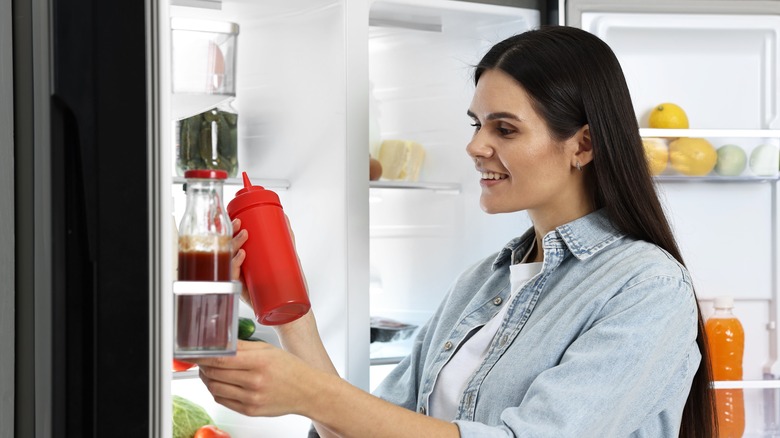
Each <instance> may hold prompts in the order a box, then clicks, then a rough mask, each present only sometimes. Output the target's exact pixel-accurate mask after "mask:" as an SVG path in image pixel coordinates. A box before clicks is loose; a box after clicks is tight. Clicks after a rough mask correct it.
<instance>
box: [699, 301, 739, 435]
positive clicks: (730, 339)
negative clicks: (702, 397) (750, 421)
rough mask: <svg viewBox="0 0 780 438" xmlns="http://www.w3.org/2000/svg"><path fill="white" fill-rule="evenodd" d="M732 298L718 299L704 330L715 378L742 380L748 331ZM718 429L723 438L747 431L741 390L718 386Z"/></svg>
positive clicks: (716, 393) (716, 392) (716, 397)
mask: <svg viewBox="0 0 780 438" xmlns="http://www.w3.org/2000/svg"><path fill="white" fill-rule="evenodd" d="M732 309H734V299H733V298H732V297H728V296H725V297H717V298H715V313H714V314H713V315H712V316H710V317H709V318H707V322H706V323H705V330H706V332H707V341H708V345H709V348H710V358H711V360H712V374H713V378H714V379H715V380H716V381H717V380H742V354H743V352H744V350H745V331H744V330H743V329H742V324H740V322H739V319H737V317H736V316H734V314H733V313H732ZM715 402H716V405H717V410H718V431H719V432H720V437H721V438H739V437H741V436H742V434H743V433H744V431H745V402H744V398H743V394H742V389H716V390H715Z"/></svg>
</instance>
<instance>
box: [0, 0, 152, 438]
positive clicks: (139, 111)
mask: <svg viewBox="0 0 780 438" xmlns="http://www.w3.org/2000/svg"><path fill="white" fill-rule="evenodd" d="M11 5H12V11H13V78H14V79H13V95H14V119H13V130H14V133H15V134H14V142H13V145H14V146H13V148H14V210H13V211H14V212H15V213H14V221H13V223H14V236H15V242H16V245H15V271H14V283H15V288H14V289H15V296H14V299H13V300H12V302H14V304H15V309H16V312H15V327H14V328H15V330H14V332H15V348H14V355H13V356H12V357H14V365H15V366H14V381H15V388H14V394H15V396H14V406H13V408H12V409H13V420H14V421H13V424H14V427H13V428H12V432H11V433H13V434H14V435H13V436H17V437H49V436H51V437H107V436H114V437H140V436H152V431H153V430H155V429H154V424H153V423H154V421H155V420H154V419H155V417H157V416H158V415H157V414H155V413H154V412H157V411H159V410H158V409H157V407H156V406H154V403H153V402H152V401H151V400H153V399H154V391H155V385H154V378H155V377H154V374H155V372H156V371H155V369H156V368H155V367H153V366H152V365H151V364H152V363H153V356H154V355H155V350H154V348H153V344H154V341H153V339H155V338H154V336H155V333H154V328H153V327H152V321H154V316H153V312H154V311H155V305H154V302H155V300H154V297H153V296H152V292H150V291H152V290H154V288H153V287H150V285H151V284H152V281H153V278H152V277H153V275H154V268H152V267H151V266H152V263H153V262H154V260H152V259H153V255H152V250H153V249H152V245H153V243H152V242H153V236H152V233H153V232H152V231H151V230H152V229H153V228H154V226H153V225H152V223H151V220H150V217H151V214H152V213H153V212H151V211H150V209H151V208H152V207H150V196H151V195H150V180H151V178H152V175H151V172H150V169H151V168H152V161H151V160H152V158H151V157H152V156H153V154H152V152H151V150H152V147H153V146H152V145H153V143H154V141H153V140H152V139H153V131H154V122H152V117H153V116H154V114H153V112H154V111H153V110H152V108H153V104H154V97H153V95H154V93H153V92H152V89H151V86H150V85H149V84H150V83H152V82H153V81H152V80H150V78H151V77H152V76H151V73H150V72H151V71H152V68H151V64H152V63H153V61H151V59H152V57H153V53H154V52H153V51H150V50H149V49H148V48H149V47H152V46H153V43H154V38H155V36H154V34H153V32H152V31H151V30H150V29H152V28H153V27H154V26H151V25H150V22H151V20H153V18H152V17H153V15H154V14H153V12H152V11H153V10H154V8H153V5H152V2H149V1H128V2H123V1H120V2H107V1H100V0H82V1H74V0H51V1H46V0H13V1H12V2H11ZM4 409H5V408H4ZM3 428H4V429H5V427H3ZM3 436H5V435H3Z"/></svg>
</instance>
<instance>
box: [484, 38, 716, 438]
mask: <svg viewBox="0 0 780 438" xmlns="http://www.w3.org/2000/svg"><path fill="white" fill-rule="evenodd" d="M490 69H500V70H502V71H504V72H505V73H507V74H509V75H510V76H512V77H513V78H515V80H517V82H518V83H519V84H520V85H521V86H522V87H523V89H524V90H525V91H526V92H527V93H528V94H529V95H530V96H531V100H532V103H533V106H534V109H535V110H536V111H537V113H539V114H540V115H541V116H542V118H543V119H544V120H545V121H546V123H547V126H548V128H549V130H550V133H551V135H552V136H553V137H554V138H555V139H557V140H564V139H568V138H571V136H572V135H574V134H575V133H576V132H577V131H578V130H579V129H580V128H582V127H583V126H584V125H586V124H587V125H588V126H589V128H590V135H591V142H592V144H593V161H592V162H591V163H590V164H589V165H588V166H587V167H586V169H585V171H586V175H585V177H586V178H587V179H588V183H589V184H590V187H591V189H592V194H593V198H594V203H595V207H596V208H604V209H605V210H606V212H607V214H608V215H609V218H610V219H611V221H612V222H613V224H614V225H615V226H616V227H617V228H618V229H620V230H621V231H623V232H624V233H626V234H627V235H629V236H632V237H634V238H636V239H641V240H644V241H647V242H651V243H654V244H656V245H658V246H659V247H661V248H663V249H664V250H666V251H667V252H668V253H669V254H671V255H672V256H673V257H674V258H675V259H677V261H678V262H680V263H681V264H683V265H685V263H684V262H683V258H682V255H681V254H680V249H679V248H678V246H677V242H676V241H675V239H674V235H673V234H672V230H671V227H670V226H669V222H668V221H667V219H666V215H665V214H664V211H663V208H662V206H661V203H660V201H659V199H658V195H657V193H656V190H655V185H654V184H653V180H652V176H651V174H650V170H649V167H648V165H647V161H646V158H645V154H644V148H643V146H642V139H641V137H640V136H639V125H638V123H637V119H636V115H635V114H634V108H633V105H632V103H631V96H630V95H629V91H628V86H627V84H626V80H625V77H624V75H623V70H622V69H621V67H620V63H619V62H618V60H617V57H616V56H615V54H614V53H613V52H612V49H610V48H609V46H608V45H607V44H606V43H604V42H603V41H602V40H601V39H599V38H598V37H596V36H595V35H593V34H590V33H588V32H586V31H584V30H581V29H577V28H573V27H565V26H544V27H542V28H540V29H536V30H531V31H528V32H524V33H522V34H519V35H515V36H513V37H510V38H508V39H506V40H504V41H502V42H500V43H498V44H496V45H495V46H493V47H492V48H491V49H490V51H488V53H487V54H486V55H485V56H484V57H483V58H482V60H481V61H480V63H479V64H478V65H477V67H476V69H475V74H474V76H475V77H474V82H475V83H476V82H478V81H479V77H480V75H481V74H482V73H483V72H484V71H486V70H490ZM694 296H695V292H694ZM698 313H699V318H698V319H699V322H698V335H697V337H696V343H697V344H698V346H699V351H700V352H701V356H702V359H701V362H700V364H699V369H698V370H697V371H696V375H695V376H694V378H693V383H692V385H691V390H690V393H689V394H688V399H687V401H686V403H685V408H684V409H683V415H682V425H681V427H680V437H685V438H712V437H717V436H718V435H717V427H715V426H716V425H715V399H714V393H713V391H712V389H711V387H710V382H711V380H712V378H711V377H712V372H711V369H710V359H709V353H708V348H707V339H706V337H705V332H704V321H703V319H702V316H701V311H700V310H699V312H698Z"/></svg>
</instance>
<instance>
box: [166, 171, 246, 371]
mask: <svg viewBox="0 0 780 438" xmlns="http://www.w3.org/2000/svg"><path fill="white" fill-rule="evenodd" d="M184 176H185V178H186V179H187V186H186V188H187V207H186V210H185V212H184V215H183V217H182V220H181V224H180V225H179V242H178V247H179V248H178V252H179V257H178V282H177V284H174V293H175V294H176V296H175V300H176V302H175V307H176V323H175V324H176V344H175V348H174V353H175V355H176V356H177V357H193V356H202V355H203V354H198V353H203V352H206V353H212V354H221V353H227V354H230V353H231V349H232V352H233V353H234V352H235V347H234V345H235V337H236V326H237V305H238V298H237V293H236V290H238V292H239V293H240V286H239V287H238V288H236V287H235V285H234V283H235V282H231V281H230V260H231V257H232V251H231V238H232V235H233V231H232V226H231V224H230V219H229V218H228V216H227V212H226V211H225V209H224V207H223V205H222V184H223V180H224V179H225V178H227V173H226V172H225V171H221V170H189V171H187V172H186V173H185V175H184ZM188 353H189V356H187V354H188Z"/></svg>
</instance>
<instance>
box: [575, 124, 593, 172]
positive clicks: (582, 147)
mask: <svg viewBox="0 0 780 438" xmlns="http://www.w3.org/2000/svg"><path fill="white" fill-rule="evenodd" d="M572 140H573V141H575V142H576V149H575V151H574V155H572V163H571V165H572V167H576V166H577V163H578V162H579V163H580V166H583V167H584V166H585V165H586V164H588V163H590V162H591V161H593V143H592V142H591V139H590V127H589V126H588V125H583V126H582V128H580V129H579V131H577V133H576V134H574V136H573V137H572Z"/></svg>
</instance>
